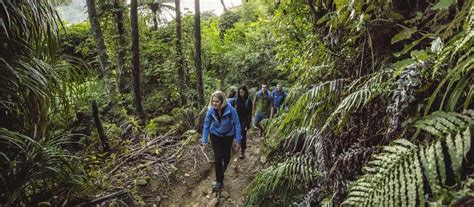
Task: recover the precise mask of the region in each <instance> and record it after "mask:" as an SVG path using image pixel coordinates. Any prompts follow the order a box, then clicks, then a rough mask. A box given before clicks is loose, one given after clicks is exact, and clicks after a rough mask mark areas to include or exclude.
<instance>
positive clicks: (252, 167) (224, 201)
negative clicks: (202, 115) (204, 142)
mask: <svg viewBox="0 0 474 207" xmlns="http://www.w3.org/2000/svg"><path fill="white" fill-rule="evenodd" d="M255 134H256V133H255V131H249V134H248V135H249V136H248V137H249V138H248V141H247V146H248V147H247V150H246V152H245V159H239V158H238V157H239V154H238V153H237V152H234V151H233V152H232V157H231V163H230V164H229V167H228V168H227V171H226V172H225V178H224V188H223V189H222V192H221V195H220V198H219V199H217V198H215V196H214V195H213V194H212V185H213V183H214V180H215V171H214V167H210V166H213V164H212V165H208V166H202V167H207V168H209V170H207V172H206V174H205V175H204V176H203V177H201V178H200V180H194V181H192V178H191V177H192V176H189V179H188V180H187V181H186V180H185V181H183V183H187V184H185V185H184V186H183V187H178V188H176V189H175V190H174V191H173V192H171V193H170V194H169V195H170V197H169V198H167V199H165V200H163V202H162V203H161V204H160V206H243V196H242V195H241V193H242V191H243V190H244V188H245V187H246V185H247V184H249V183H250V181H252V179H253V178H254V177H255V175H256V174H257V172H258V171H259V170H260V169H261V166H262V164H261V160H260V144H261V141H260V139H256V138H255V137H256V136H255ZM209 150H212V149H209Z"/></svg>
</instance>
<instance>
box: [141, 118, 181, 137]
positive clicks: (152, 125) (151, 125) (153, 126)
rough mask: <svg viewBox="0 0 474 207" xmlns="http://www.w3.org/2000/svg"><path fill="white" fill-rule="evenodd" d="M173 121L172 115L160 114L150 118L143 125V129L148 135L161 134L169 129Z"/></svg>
mask: <svg viewBox="0 0 474 207" xmlns="http://www.w3.org/2000/svg"><path fill="white" fill-rule="evenodd" d="M174 122H175V120H174V119H173V117H172V116H169V115H161V116H158V117H155V118H153V119H151V120H150V121H149V122H148V123H147V125H146V126H145V128H144V130H145V132H146V133H147V134H149V135H158V134H163V133H165V132H167V131H169V130H170V128H171V127H172V126H173V124H174Z"/></svg>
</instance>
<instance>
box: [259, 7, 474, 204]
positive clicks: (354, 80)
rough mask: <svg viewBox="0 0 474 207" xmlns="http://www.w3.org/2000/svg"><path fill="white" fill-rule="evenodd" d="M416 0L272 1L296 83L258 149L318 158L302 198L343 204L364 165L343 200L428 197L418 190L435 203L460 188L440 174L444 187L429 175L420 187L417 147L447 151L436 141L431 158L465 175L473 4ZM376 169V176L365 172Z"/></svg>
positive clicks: (284, 59) (280, 47)
mask: <svg viewBox="0 0 474 207" xmlns="http://www.w3.org/2000/svg"><path fill="white" fill-rule="evenodd" d="M267 3H268V2H267ZM419 3H420V4H411V3H406V2H403V1H392V2H366V1H359V0H356V1H295V0H284V1H278V2H277V3H273V4H270V6H268V8H269V11H272V14H273V16H272V19H271V23H270V25H271V27H270V28H271V31H272V33H274V34H275V35H274V36H275V38H276V45H275V51H276V61H277V64H278V69H280V70H283V71H285V72H287V73H289V74H290V76H289V78H290V81H291V82H293V83H294V88H293V90H290V94H289V96H288V100H287V104H289V106H290V107H289V109H288V110H283V111H280V112H279V116H278V117H277V118H275V119H272V120H271V121H270V122H269V123H268V124H269V127H268V128H267V130H269V131H270V132H269V133H267V134H268V135H269V136H268V137H267V139H265V144H267V147H269V148H270V149H269V151H266V155H268V156H269V159H270V160H272V158H273V160H274V161H275V160H276V162H275V164H274V165H273V166H277V165H278V163H279V162H280V163H281V162H285V161H284V160H281V159H279V157H280V156H282V155H283V154H284V155H285V157H286V156H292V155H298V154H300V153H302V154H304V155H307V156H310V155H311V158H312V159H313V162H315V163H318V164H317V165H315V166H314V168H315V169H317V170H319V171H321V172H322V173H324V175H325V176H324V178H323V179H322V180H321V182H318V184H313V185H312V186H311V187H310V188H311V190H310V191H309V193H308V195H307V196H306V197H305V199H304V200H303V203H304V204H310V205H322V203H329V202H330V203H332V204H333V205H336V206H337V205H340V204H341V202H342V201H344V200H346V198H345V197H346V189H347V185H348V183H350V181H352V180H355V179H356V178H357V177H358V176H360V175H361V174H363V175H362V178H363V179H365V181H364V180H362V181H360V182H367V183H369V184H370V186H369V185H365V184H361V186H359V190H358V191H354V193H353V194H350V199H352V200H351V202H356V201H357V202H359V201H362V202H366V204H370V203H372V204H374V205H376V204H380V205H384V204H386V205H388V204H389V203H388V202H389V201H390V202H399V203H393V204H394V205H395V206H396V205H398V204H400V205H401V204H402V203H401V202H407V203H405V204H407V205H409V204H411V202H418V204H422V205H425V204H427V202H426V203H425V202H424V201H423V199H425V197H424V196H425V194H427V196H428V197H427V198H428V200H429V202H438V201H440V203H442V204H448V203H450V202H451V201H453V200H456V199H459V198H460V197H459V195H458V197H456V194H455V193H451V192H449V188H447V186H446V184H448V185H452V184H453V183H444V181H443V183H438V184H437V186H441V187H437V188H439V189H441V190H440V191H439V192H441V193H439V192H435V190H433V189H429V188H430V187H432V186H431V185H434V184H431V183H430V186H423V185H425V184H424V183H423V176H426V175H427V173H428V172H427V171H424V168H423V167H424V166H423V164H422V160H421V159H422V158H421V157H420V156H421V153H422V152H421V150H422V149H423V150H425V149H429V148H430V147H431V146H438V144H437V143H440V144H441V146H443V148H445V149H450V151H451V152H449V150H444V149H443V151H438V153H439V152H443V154H442V156H437V157H436V159H432V160H435V162H439V163H444V162H446V163H447V164H446V166H448V165H449V164H451V163H449V162H450V160H453V170H455V171H456V172H455V173H454V172H453V176H454V177H455V180H456V182H457V183H460V182H462V179H464V178H465V177H463V176H462V175H461V174H459V172H460V169H461V168H462V162H460V161H463V159H462V156H461V155H460V153H457V152H458V151H456V150H459V149H460V148H459V145H458V144H452V143H456V142H460V140H462V141H463V142H465V141H466V140H467V137H469V136H470V135H469V134H467V133H468V132H470V127H467V126H472V118H471V116H468V115H466V114H461V113H460V112H463V111H465V110H468V109H471V108H472V106H473V105H472V103H473V102H472V96H473V95H472V94H473V92H472V91H473V89H472V86H471V85H472V69H473V68H474V67H473V65H472V60H473V58H472V43H473V40H472V37H473V35H472V21H473V19H474V16H473V12H474V10H473V4H472V1H465V2H456V1H439V2H435V3H434V4H432V3H430V2H426V1H422V2H419ZM454 7H456V8H457V9H453V8H454ZM428 22H429V25H432V26H428V24H427V23H428ZM456 112H457V113H456ZM428 114H431V115H428ZM420 117H422V118H420ZM413 120H418V121H416V122H414V121H413ZM411 123H414V124H415V126H417V127H418V128H417V129H413V128H411V127H410V126H411V125H410V124H411ZM463 123H464V124H463ZM466 130H468V131H466ZM424 131H426V132H429V133H430V134H426V133H424ZM397 137H412V140H410V141H408V140H404V139H397ZM459 137H461V138H459ZM433 138H434V141H433ZM448 140H449V141H448ZM392 142H395V143H396V144H395V145H394V146H391V147H387V149H386V150H388V151H384V152H382V154H380V155H377V157H376V158H375V159H376V160H375V161H373V162H371V164H369V165H368V169H369V170H370V171H367V172H361V167H362V166H364V165H365V163H366V162H367V157H368V156H370V154H371V153H372V152H375V151H377V148H378V147H379V146H386V145H387V144H388V143H392ZM465 144H467V143H465ZM464 146H466V145H464ZM383 149H385V148H383ZM394 149H400V151H397V152H395V151H393V150H394ZM438 150H439V149H438ZM459 152H462V153H464V154H463V155H465V153H466V151H463V150H461V151H459ZM397 153H398V154H397ZM462 153H461V154H462ZM382 159H383V160H382ZM381 160H382V161H383V162H382V161H381ZM386 161H387V162H386ZM388 161H391V162H388ZM347 166H350V167H351V169H350V170H347V169H346V168H347ZM440 167H441V166H440ZM446 168H448V167H446ZM432 169H439V168H436V167H435V168H432ZM462 170H465V169H462ZM410 172H413V174H411V173H410ZM435 172H438V171H436V170H435ZM377 173H379V174H381V175H382V176H379V175H377V177H376V178H372V177H371V176H373V175H374V174H377ZM390 173H391V174H390ZM397 173H398V174H397ZM467 176H469V175H467ZM370 179H379V181H380V182H379V181H377V182H378V183H377V182H375V183H372V180H370ZM394 179H399V180H400V179H401V180H402V181H403V184H402V182H398V183H394V182H393V180H394ZM259 182H260V183H264V181H259ZM389 182H391V183H389ZM450 182H451V181H450ZM384 183H385V184H386V185H384ZM395 184H397V185H399V186H400V187H398V188H393V185H395ZM402 185H403V188H402ZM423 187H427V188H428V189H424V188H423ZM448 187H451V186H448ZM393 189H396V190H398V191H397V192H395V191H392V190H393ZM425 190H427V191H426V192H425ZM383 192H389V193H390V195H388V196H387V197H386V198H388V199H386V201H384V202H386V203H381V200H377V199H380V198H382V197H383V195H382V193H383ZM432 192H433V193H434V194H436V193H438V194H436V195H431V194H430V193H432ZM397 193H398V194H397ZM441 194H442V195H441ZM448 194H449V195H448ZM362 195H365V196H366V197H364V199H362V197H361V196H362ZM403 195H405V197H406V198H405V197H403V198H401V199H400V197H397V199H399V200H398V201H396V199H395V196H403ZM267 196H270V195H267ZM324 198H325V199H324ZM323 199H324V202H323ZM384 199H385V198H384ZM281 200H283V199H281ZM281 200H278V199H277V201H276V202H278V201H281ZM348 202H349V201H347V202H346V204H348ZM408 202H410V203H408Z"/></svg>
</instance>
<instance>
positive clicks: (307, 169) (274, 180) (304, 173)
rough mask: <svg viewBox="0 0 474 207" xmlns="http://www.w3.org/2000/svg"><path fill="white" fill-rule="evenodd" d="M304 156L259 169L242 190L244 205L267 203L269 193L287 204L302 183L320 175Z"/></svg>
mask: <svg viewBox="0 0 474 207" xmlns="http://www.w3.org/2000/svg"><path fill="white" fill-rule="evenodd" d="M313 165H314V163H312V161H311V159H310V158H309V157H306V156H298V157H292V158H288V159H287V160H286V161H284V162H282V163H279V164H278V165H274V166H270V167H268V168H266V169H264V170H263V171H261V172H260V173H259V174H258V175H257V177H256V178H255V179H254V180H253V181H252V183H250V184H249V185H248V186H247V188H246V189H245V190H244V195H246V196H247V197H246V198H247V199H246V205H255V204H263V203H265V204H269V203H268V202H270V200H271V198H272V197H271V195H278V197H279V200H278V201H279V202H282V203H281V204H289V203H291V201H293V199H294V197H293V196H295V195H298V193H300V191H301V190H302V188H303V189H304V188H305V187H304V185H305V183H307V182H310V181H311V180H314V179H315V178H317V177H319V176H321V173H319V172H317V171H315V170H314V168H313Z"/></svg>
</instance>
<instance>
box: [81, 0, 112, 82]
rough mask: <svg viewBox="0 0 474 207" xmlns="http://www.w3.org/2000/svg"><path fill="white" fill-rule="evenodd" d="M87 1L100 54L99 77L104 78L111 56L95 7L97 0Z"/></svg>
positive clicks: (92, 29) (93, 33) (92, 30)
mask: <svg viewBox="0 0 474 207" xmlns="http://www.w3.org/2000/svg"><path fill="white" fill-rule="evenodd" d="M86 3H87V13H88V14H89V21H90V23H91V32H92V35H93V36H94V39H95V45H96V47H97V53H98V55H99V64H100V71H99V77H100V78H101V79H102V78H103V77H104V75H105V73H106V70H107V67H108V66H109V56H107V48H106V47H105V43H104V36H103V34H102V30H101V29H100V22H99V17H98V15H97V10H96V8H95V7H96V5H95V0H86Z"/></svg>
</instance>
